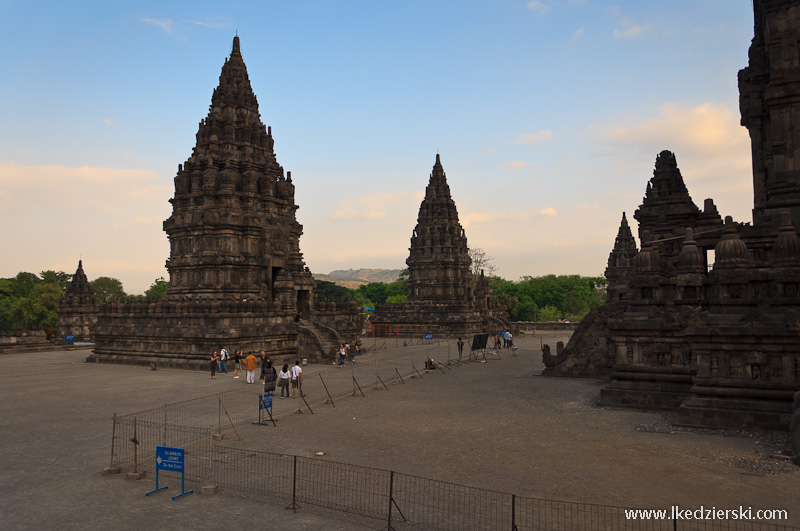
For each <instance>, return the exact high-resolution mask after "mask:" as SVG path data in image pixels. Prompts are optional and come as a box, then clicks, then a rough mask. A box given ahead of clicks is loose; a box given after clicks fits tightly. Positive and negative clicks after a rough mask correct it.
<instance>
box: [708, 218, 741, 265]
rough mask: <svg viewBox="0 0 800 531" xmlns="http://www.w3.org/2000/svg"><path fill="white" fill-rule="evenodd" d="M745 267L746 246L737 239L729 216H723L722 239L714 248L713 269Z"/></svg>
mask: <svg viewBox="0 0 800 531" xmlns="http://www.w3.org/2000/svg"><path fill="white" fill-rule="evenodd" d="M738 267H747V245H746V244H745V243H744V242H743V241H742V240H741V238H739V233H738V232H737V231H736V225H734V223H733V218H732V217H731V216H725V226H724V228H723V230H722V238H721V239H720V241H719V242H718V243H717V245H716V247H714V269H717V268H726V269H727V268H738Z"/></svg>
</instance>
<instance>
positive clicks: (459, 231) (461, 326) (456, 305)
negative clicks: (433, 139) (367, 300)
mask: <svg viewBox="0 0 800 531" xmlns="http://www.w3.org/2000/svg"><path fill="white" fill-rule="evenodd" d="M406 264H407V265H408V299H407V302H406V303H404V304H378V305H377V306H376V310H377V311H376V313H375V315H374V316H373V318H372V319H371V322H372V324H374V325H375V333H376V334H379V335H380V334H383V333H384V332H385V333H409V334H417V333H421V332H424V333H435V334H437V335H439V336H440V337H441V336H442V335H453V336H454V337H455V336H459V335H464V336H468V335H471V334H475V333H479V332H489V331H492V332H496V331H497V330H503V329H510V327H511V325H510V324H509V323H508V321H506V320H504V317H505V316H504V314H503V312H502V310H501V309H500V308H499V305H498V304H497V303H496V302H495V301H493V300H492V299H491V291H490V289H489V285H488V282H487V281H486V279H484V278H483V274H481V276H480V278H479V279H473V276H472V270H471V264H472V261H471V260H470V257H469V247H468V246H467V236H466V234H465V233H464V229H463V228H462V227H461V223H459V221H458V211H457V210H456V204H455V202H454V201H453V198H452V197H451V195H450V187H449V186H448V185H447V178H446V177H445V173H444V168H443V167H442V161H441V159H440V158H439V155H438V154H437V155H436V163H435V164H434V165H433V171H432V172H431V175H430V180H429V182H428V187H427V188H426V189H425V198H424V199H423V200H422V203H421V204H420V206H419V215H418V217H417V225H416V227H414V231H413V233H412V234H411V246H410V247H409V255H408V259H407V260H406ZM398 331H399V332H398Z"/></svg>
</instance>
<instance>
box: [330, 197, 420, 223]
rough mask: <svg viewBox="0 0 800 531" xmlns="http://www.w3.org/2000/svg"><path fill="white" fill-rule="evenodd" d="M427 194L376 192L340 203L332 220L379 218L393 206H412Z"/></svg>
mask: <svg viewBox="0 0 800 531" xmlns="http://www.w3.org/2000/svg"><path fill="white" fill-rule="evenodd" d="M424 196H425V194H424V193H423V192H404V191H398V192H393V193H376V194H368V195H362V196H360V197H357V198H354V199H352V200H348V201H346V202H343V203H339V206H338V207H337V209H336V211H335V212H334V213H333V214H332V215H331V220H332V221H351V220H377V219H385V218H387V217H388V216H389V212H390V210H392V209H393V208H392V207H398V206H400V207H401V208H410V207H411V205H413V204H416V205H417V206H419V203H420V202H421V201H422V198H423V197H424Z"/></svg>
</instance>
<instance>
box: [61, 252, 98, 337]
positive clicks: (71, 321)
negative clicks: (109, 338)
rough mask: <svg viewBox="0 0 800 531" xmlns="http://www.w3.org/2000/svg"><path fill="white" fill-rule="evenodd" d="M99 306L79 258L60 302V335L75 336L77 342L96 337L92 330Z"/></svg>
mask: <svg viewBox="0 0 800 531" xmlns="http://www.w3.org/2000/svg"><path fill="white" fill-rule="evenodd" d="M98 312H99V306H98V304H97V298H96V297H95V296H94V294H93V293H92V290H91V288H90V287H89V280H88V279H87V278H86V273H84V271H83V260H78V269H77V270H75V274H74V275H72V282H70V285H69V287H67V291H66V293H64V296H63V297H61V300H60V301H59V302H58V309H57V310H56V313H57V314H58V335H59V337H60V338H62V339H63V338H64V337H66V336H68V335H73V336H75V341H76V342H90V341H92V340H93V339H94V337H93V334H92V331H93V329H94V326H95V323H97V314H98Z"/></svg>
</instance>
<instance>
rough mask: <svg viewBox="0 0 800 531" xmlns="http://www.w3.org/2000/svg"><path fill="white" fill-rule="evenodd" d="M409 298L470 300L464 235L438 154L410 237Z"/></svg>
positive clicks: (413, 299)
mask: <svg viewBox="0 0 800 531" xmlns="http://www.w3.org/2000/svg"><path fill="white" fill-rule="evenodd" d="M406 264H407V265H408V300H409V302H416V301H438V302H465V301H470V300H471V299H472V296H473V294H472V272H471V270H470V265H471V260H470V257H469V248H468V247H467V236H466V235H465V234H464V229H463V228H462V227H461V224H460V223H459V222H458V211H457V210H456V204H455V202H454V201H453V198H452V197H451V196H450V187H449V186H448V185H447V179H446V177H445V173H444V169H443V168H442V163H441V161H440V159H439V154H438V153H437V154H436V163H435V164H434V165H433V172H431V177H430V182H429V183H428V187H427V189H426V190H425V199H423V201H422V204H421V205H420V206H419V216H418V218H417V226H416V227H415V228H414V232H413V234H412V236H411V247H410V248H409V256H408V259H407V260H406Z"/></svg>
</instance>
